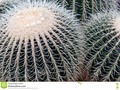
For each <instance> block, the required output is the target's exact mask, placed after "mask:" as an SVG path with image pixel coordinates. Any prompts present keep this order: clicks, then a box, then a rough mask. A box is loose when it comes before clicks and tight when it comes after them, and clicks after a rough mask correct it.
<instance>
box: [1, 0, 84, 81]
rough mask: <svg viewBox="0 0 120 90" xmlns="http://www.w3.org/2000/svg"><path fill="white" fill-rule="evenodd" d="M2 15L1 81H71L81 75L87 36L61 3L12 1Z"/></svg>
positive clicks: (6, 5)
mask: <svg viewBox="0 0 120 90" xmlns="http://www.w3.org/2000/svg"><path fill="white" fill-rule="evenodd" d="M0 6H1V7H2V6H3V7H2V9H1V10H2V11H1V13H0V17H1V18H0V38H1V39H0V70H1V71H0V73H1V74H0V75H1V76H0V79H1V80H3V81H70V80H76V78H77V76H78V75H80V76H81V69H80V67H81V65H82V61H83V60H84V58H83V57H82V55H83V54H82V52H83V51H82V50H83V48H82V46H83V45H84V43H83V42H84V35H83V32H82V30H81V27H80V25H79V22H78V20H77V19H76V18H75V16H74V15H72V13H71V11H69V10H66V9H65V8H63V7H62V5H61V4H58V3H57V2H51V1H49V2H48V1H47V0H12V1H11V2H10V1H6V2H5V3H3V4H2V5H0Z"/></svg>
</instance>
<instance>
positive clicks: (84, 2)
mask: <svg viewBox="0 0 120 90" xmlns="http://www.w3.org/2000/svg"><path fill="white" fill-rule="evenodd" d="M59 1H63V3H64V5H66V7H67V8H68V9H71V10H72V11H73V13H77V17H78V18H79V19H80V20H82V21H84V20H85V19H86V18H88V17H89V16H90V15H91V14H95V13H97V12H98V11H102V10H103V9H106V10H109V8H111V7H112V8H116V0H59Z"/></svg>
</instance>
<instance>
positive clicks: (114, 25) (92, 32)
mask: <svg viewBox="0 0 120 90" xmlns="http://www.w3.org/2000/svg"><path fill="white" fill-rule="evenodd" d="M86 36H87V39H86V40H87V43H86V44H87V51H86V53H87V55H86V59H87V66H88V70H89V77H90V80H91V81H92V80H93V81H117V80H119V77H120V12H118V11H117V10H114V9H113V10H109V12H107V11H106V12H104V13H98V14H96V15H93V16H92V18H91V20H90V21H89V23H87V24H86Z"/></svg>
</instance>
